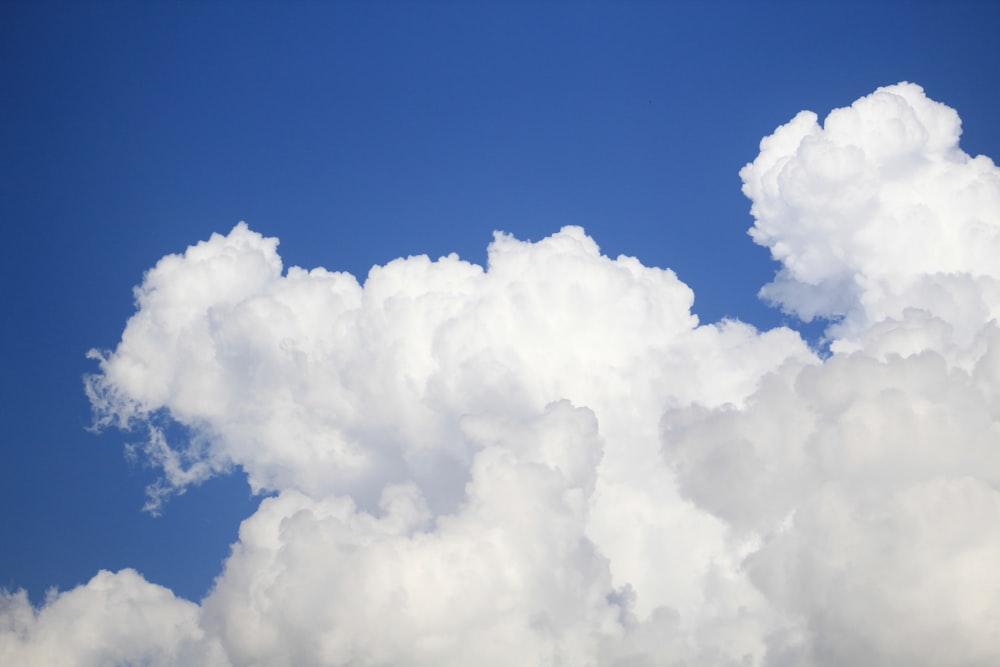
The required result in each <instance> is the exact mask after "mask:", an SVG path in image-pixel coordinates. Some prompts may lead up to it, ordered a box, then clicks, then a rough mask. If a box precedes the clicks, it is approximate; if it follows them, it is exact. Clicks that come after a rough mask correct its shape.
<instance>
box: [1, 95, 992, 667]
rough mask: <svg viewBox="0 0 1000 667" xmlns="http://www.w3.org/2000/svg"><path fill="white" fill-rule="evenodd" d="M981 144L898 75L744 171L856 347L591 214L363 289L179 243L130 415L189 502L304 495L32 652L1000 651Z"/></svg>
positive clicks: (988, 237) (118, 417)
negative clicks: (723, 317)
mask: <svg viewBox="0 0 1000 667" xmlns="http://www.w3.org/2000/svg"><path fill="white" fill-rule="evenodd" d="M959 127H960V125H959V119H958V116H957V114H956V113H955V112H954V111H953V110H951V109H949V108H948V107H946V106H944V105H942V104H939V103H937V102H934V101H932V100H930V99H928V98H927V97H926V96H925V95H924V93H923V91H922V90H921V89H920V88H919V87H918V86H915V85H912V84H899V85H896V86H890V87H887V88H882V89H879V90H878V91H876V92H875V93H873V94H872V95H870V96H868V97H865V98H862V99H861V100H858V101H857V102H855V104H854V105H852V106H851V107H850V108H847V109H838V110H836V111H834V112H832V113H831V114H830V115H829V117H828V118H827V119H826V121H825V123H824V125H823V126H822V127H821V126H820V125H819V124H818V123H817V118H816V116H815V114H811V113H809V112H803V113H801V114H799V115H798V116H797V117H796V118H795V119H794V120H792V121H791V122H790V123H789V124H787V125H784V126H782V127H780V128H778V130H776V132H775V133H774V134H773V135H772V136H770V137H768V138H766V139H764V141H763V142H762V143H761V152H760V155H759V156H758V157H757V159H756V160H755V161H754V162H753V163H751V164H749V165H747V166H746V167H745V168H744V170H743V172H742V176H743V179H744V183H745V185H744V191H745V193H746V194H747V195H748V196H749V197H750V198H751V200H752V201H753V208H752V212H753V215H754V217H755V220H756V222H755V225H754V228H753V229H752V230H751V234H752V236H753V238H754V239H755V240H756V241H757V242H758V243H761V244H763V245H766V246H768V247H770V248H771V251H772V253H773V255H774V256H775V258H776V259H778V260H779V261H780V262H781V263H782V269H781V270H780V272H779V273H778V275H777V277H776V279H775V281H774V282H773V283H772V284H771V285H769V286H767V287H766V288H765V289H764V290H763V293H764V296H766V297H767V298H770V299H772V300H774V301H775V302H777V303H778V304H779V305H781V306H782V307H783V308H785V309H787V310H789V311H790V312H794V313H797V314H799V315H800V316H801V317H803V318H806V319H809V318H812V317H817V316H818V317H824V318H842V319H841V321H839V322H838V323H837V324H836V325H835V326H834V327H832V328H831V330H830V336H831V337H832V339H833V343H832V350H833V354H832V356H830V357H829V358H827V359H826V360H823V361H821V360H820V359H819V358H817V356H816V355H815V354H814V353H813V352H811V351H810V350H809V349H808V347H807V346H806V345H805V344H804V343H803V341H802V340H801V338H800V337H799V336H798V334H796V333H794V332H792V331H790V330H788V329H776V330H772V331H767V332H759V331H757V330H755V329H753V328H752V327H750V326H748V325H745V324H742V323H740V322H738V321H725V322H720V323H717V324H707V325H702V324H699V322H698V320H697V318H696V317H695V316H694V315H693V314H692V313H691V310H690V309H691V304H692V302H693V294H692V292H691V290H690V289H689V288H688V287H687V286H686V285H684V284H683V283H681V282H680V281H679V280H678V279H677V277H676V276H675V275H674V274H673V273H672V272H671V271H669V270H663V269H657V268H650V267H645V266H643V265H642V264H640V263H639V262H638V261H637V260H635V259H634V258H630V257H618V258H616V259H612V258H608V257H605V256H603V255H602V254H601V253H600V250H599V248H598V246H597V245H596V244H595V242H594V241H593V240H592V239H590V238H589V237H588V236H587V235H586V234H585V233H584V231H583V230H582V229H579V228H576V227H565V228H563V229H562V230H560V231H558V232H557V233H555V234H553V235H552V236H549V237H548V238H544V239H542V240H540V241H537V242H528V241H520V240H517V239H514V238H512V237H510V236H507V235H504V234H499V233H498V234H497V235H496V236H495V238H494V241H493V243H492V244H491V245H490V248H489V262H488V266H487V267H486V268H485V269H483V268H482V267H479V266H476V265H473V264H470V263H467V262H464V261H462V260H460V259H459V258H458V257H457V256H454V255H452V256H449V257H443V258H441V259H438V260H436V261H431V260H430V259H428V258H426V257H422V256H421V257H409V258H406V259H398V260H395V261H393V262H390V263H389V264H387V265H385V266H382V267H375V268H373V269H372V271H371V273H370V274H369V276H368V277H367V279H366V280H365V282H364V284H363V285H362V284H359V283H358V281H357V280H356V279H355V278H354V277H353V276H350V275H347V274H344V273H334V272H329V271H326V270H324V269H314V270H312V271H306V270H304V269H300V268H297V267H292V268H289V269H288V270H287V271H285V270H284V269H283V267H282V263H281V260H280V258H279V256H278V254H277V240H276V239H268V238H264V237H262V236H261V235H259V234H257V233H255V232H253V231H251V230H250V229H248V228H247V226H246V225H244V224H242V223H241V224H239V225H237V226H236V227H235V228H233V230H232V231H231V232H230V233H229V234H228V235H226V236H222V235H218V234H216V235H213V236H212V237H211V238H210V239H209V240H208V241H205V242H202V243H199V244H198V245H196V246H192V247H190V248H188V249H187V251H186V252H185V253H184V254H183V255H170V256H168V257H165V258H163V259H162V260H160V262H159V263H157V265H156V266H155V267H154V268H152V269H151V270H150V271H149V272H148V273H147V274H146V276H145V278H144V280H143V283H142V285H141V286H140V287H139V288H137V290H136V304H137V312H136V314H135V315H134V316H133V317H132V318H131V319H130V320H129V322H128V324H127V325H126V327H125V331H124V332H123V334H122V339H121V342H120V343H119V344H118V346H117V348H116V349H115V350H113V351H108V352H104V353H98V352H94V353H93V356H94V357H95V359H96V360H97V361H98V363H99V372H98V373H96V374H95V375H93V376H91V377H89V378H87V382H86V388H87V391H88V394H89V396H90V398H91V401H92V403H93V406H94V410H95V415H96V419H97V422H98V423H99V424H100V425H103V426H112V425H113V426H116V427H119V428H125V429H135V428H138V429H142V430H143V432H146V433H148V434H149V437H148V438H147V440H146V444H145V445H144V446H143V450H144V453H145V454H146V455H147V456H148V457H149V458H150V460H152V461H153V462H154V463H156V464H157V465H158V466H160V467H161V468H162V470H163V479H162V481H161V483H160V484H158V485H156V486H155V487H153V488H151V489H150V492H149V498H148V508H149V509H151V510H153V511H158V510H159V509H160V508H161V505H162V503H163V502H165V500H166V499H167V497H168V496H169V495H170V493H172V492H175V491H178V490H182V489H183V488H185V487H186V486H187V485H190V484H194V483H198V482H201V481H203V480H205V479H207V478H208V477H210V476H212V475H213V474H217V473H220V472H223V471H228V470H231V469H233V468H238V469H240V470H242V471H243V472H245V474H246V475H247V478H248V480H249V483H250V484H251V486H252V487H253V488H254V489H255V490H256V491H265V492H267V493H268V494H269V497H267V498H265V499H264V500H263V501H262V502H261V504H260V507H259V509H258V510H257V512H256V513H255V514H254V515H253V516H251V517H250V518H248V519H247V520H246V521H244V522H243V524H242V527H241V529H240V537H239V541H238V542H237V543H236V544H234V545H233V549H232V553H231V555H230V557H229V559H228V560H227V562H226V564H225V568H224V570H223V572H222V573H221V574H220V575H219V577H218V579H217V580H216V583H215V586H214V589H213V590H212V591H211V593H210V594H209V595H208V597H207V598H206V599H205V600H202V601H201V602H200V603H199V604H195V603H193V602H188V601H186V600H181V599H178V598H176V597H174V596H173V595H172V594H171V593H170V591H167V590H165V589H163V588H161V587H158V586H156V585H154V584H151V583H148V582H146V581H145V580H144V579H143V578H142V577H141V576H140V575H138V574H136V573H135V572H133V571H130V570H125V571H121V572H118V573H110V572H101V573H99V574H97V575H96V576H95V577H94V579H93V580H91V581H90V582H89V583H87V584H85V585H82V586H80V587H78V588H76V589H74V590H71V591H67V592H64V593H61V594H53V595H52V596H51V597H50V599H49V600H48V601H47V603H46V604H45V605H44V606H43V607H41V608H39V609H34V608H32V607H31V605H30V604H29V603H28V602H27V599H26V597H25V595H24V594H23V593H10V594H5V596H4V597H3V598H2V599H0V663H2V664H53V665H63V664H65V665H106V664H136V663H139V664H152V665H179V664H205V665H398V666H402V665H414V666H418V665H419V666H424V665H426V666H448V665H456V666H457V665H470V664H475V665H573V666H586V665H593V666H613V665H617V666H619V667H625V666H631V667H639V666H645V665H649V666H652V665H661V664H691V665H695V664H696V665H719V666H722V665H760V666H764V665H767V666H774V667H776V666H779V665H780V666H784V665H802V666H807V665H817V666H819V665H831V666H832V665H846V664H864V665H875V666H877V665H899V664H907V665H950V664H965V665H984V666H985V665H992V664H997V663H998V662H1000V644H998V642H997V641H996V636H995V628H996V627H998V626H1000V574H997V572H996V568H995V563H996V562H997V559H998V558H1000V490H998V489H1000V448H998V446H997V436H998V425H997V419H998V417H1000V415H998V412H1000V408H998V407H997V406H1000V402H998V400H997V398H998V396H997V392H998V389H1000V330H998V328H997V326H996V324H995V321H994V317H995V316H996V310H997V309H1000V295H998V293H997V289H996V285H997V282H996V281H997V278H998V276H997V273H998V271H1000V270H998V269H996V268H995V267H994V265H993V263H992V262H991V258H992V257H995V256H998V255H996V253H995V252H994V251H995V250H997V248H996V244H997V243H998V241H997V233H998V230H1000V175H998V171H997V169H996V167H995V166H994V165H993V163H992V162H991V161H990V160H989V159H988V158H985V157H977V158H970V157H969V156H967V155H965V154H964V153H962V152H961V150H960V149H959V147H958V136H959ZM171 421H172V422H176V423H179V424H181V425H183V426H185V427H186V429H185V432H187V433H189V434H190V438H188V439H186V440H185V441H183V442H170V441H168V438H167V436H166V432H167V429H165V425H167V424H169V423H170V422H171ZM134 610H139V613H138V614H136V613H132V611H134Z"/></svg>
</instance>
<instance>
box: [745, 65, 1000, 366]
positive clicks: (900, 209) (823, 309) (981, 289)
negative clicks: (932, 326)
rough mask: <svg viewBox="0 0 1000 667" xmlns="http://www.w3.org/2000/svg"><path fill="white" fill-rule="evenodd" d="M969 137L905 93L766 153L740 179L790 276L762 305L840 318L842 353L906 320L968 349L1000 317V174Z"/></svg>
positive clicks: (796, 129) (809, 119) (786, 128)
mask: <svg viewBox="0 0 1000 667" xmlns="http://www.w3.org/2000/svg"><path fill="white" fill-rule="evenodd" d="M960 135H961V121H960V119H959V117H958V114H957V113H956V112H955V110H954V109H951V108H949V107H947V106H945V105H944V104H941V103H940V102H936V101H934V100H931V99H930V98H928V97H927V96H926V95H925V94H924V91H923V89H922V88H921V87H920V86H917V85H915V84H911V83H900V84H897V85H894V86H887V87H884V88H879V89H878V90H876V91H875V92H874V93H872V94H871V95H868V96H866V97H863V98H861V99H859V100H857V101H856V102H855V103H854V104H852V105H851V106H850V107H847V108H843V109H836V110H834V111H832V112H831V113H830V114H829V115H828V116H827V118H826V120H825V122H824V124H823V125H822V126H820V124H819V123H818V118H817V116H816V114H815V113H813V112H811V111H803V112H801V113H799V114H798V115H797V116H796V117H795V118H794V119H792V120H791V121H790V122H789V123H787V124H786V125H782V126H781V127H779V128H778V129H777V130H776V131H775V132H774V134H772V135H771V136H769V137H767V138H765V139H764V140H763V141H761V145H760V154H759V155H758V156H757V159H755V160H754V161H753V163H751V164H748V165H747V166H746V167H744V168H743V170H742V171H741V173H740V175H741V177H742V178H743V192H744V193H745V194H746V195H747V196H748V197H749V198H750V199H751V200H752V201H753V207H752V209H751V211H752V213H753V215H754V218H755V224H754V226H753V228H752V229H751V230H750V234H751V236H752V237H753V239H754V240H755V241H756V242H757V243H759V244H761V245H764V246H767V247H768V248H770V249H771V254H772V256H773V257H774V258H775V259H776V260H778V261H779V262H781V264H782V268H781V271H779V273H778V275H777V277H776V278H775V280H774V282H772V283H770V284H769V285H767V286H766V287H764V289H763V290H762V291H761V294H762V296H764V297H765V298H767V299H770V300H772V301H773V302H775V303H777V304H778V305H780V306H781V307H782V308H784V309H785V310H787V311H788V312H791V313H795V314H797V315H799V316H800V317H802V318H803V319H805V320H807V321H808V320H811V319H812V318H814V317H823V318H834V317H838V318H843V322H842V323H841V324H840V326H838V327H835V328H834V331H833V334H834V336H835V337H836V338H840V339H842V340H840V345H841V347H842V349H847V348H853V347H856V345H857V340H856V339H857V337H858V336H859V335H861V334H862V333H863V332H864V331H865V330H866V329H867V328H868V327H870V326H871V325H873V324H874V323H876V322H880V321H882V320H885V319H888V318H893V319H899V318H901V317H902V316H903V315H904V312H905V311H906V310H907V309H911V308H919V309H922V310H925V311H927V312H930V313H932V314H934V315H937V316H939V317H941V318H942V319H943V320H944V321H946V322H949V323H950V324H951V325H952V326H953V327H955V328H956V330H955V331H954V335H956V336H958V337H959V339H960V340H961V341H962V342H968V340H969V338H970V337H971V336H972V335H974V333H975V330H976V328H977V327H978V325H979V324H981V323H983V322H985V321H988V320H990V319H993V318H995V317H996V316H997V312H998V311H997V307H998V304H1000V299H998V297H1000V291H998V289H1000V288H998V282H997V280H998V278H1000V267H998V265H997V262H996V257H997V255H998V252H1000V221H998V212H1000V171H998V170H997V167H996V165H994V163H993V161H992V160H990V158H988V157H986V156H983V155H980V156H978V157H975V158H973V157H970V156H969V155H967V154H966V153H964V152H963V151H962V150H961V149H960V148H959V144H958V140H959V136H960Z"/></svg>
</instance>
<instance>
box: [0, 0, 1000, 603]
mask: <svg viewBox="0 0 1000 667" xmlns="http://www.w3.org/2000/svg"><path fill="white" fill-rule="evenodd" d="M998 34H1000V3H994V2H987V1H982V2H864V3H863V2H829V3H824V2H781V3H764V2H760V3H751V2H731V3H730V2H698V3H694V2H692V3H678V2H670V3H667V2H661V3H652V2H648V3H646V2H643V3H638V2H635V3H569V2H564V3H528V2H513V3H499V2H497V3H471V2H469V3H464V2H435V3H417V2H412V3H402V2H375V3H345V2H338V3H333V2H331V3H299V4H291V5H285V4H279V3H277V2H254V3H230V2H221V1H217V2H209V3H194V2H190V3H187V2H144V3H126V2H113V3H65V4H51V3H39V2H32V3H28V2H8V3H4V4H3V5H0V86H2V87H0V95H2V100H3V103H2V104H0V224H2V230H3V234H4V238H5V240H6V244H5V245H6V248H7V251H6V253H5V261H4V262H2V265H0V266H2V268H0V271H2V274H0V278H2V280H3V293H2V313H3V324H2V328H0V345H2V349H3V350H4V351H5V352H6V356H7V367H6V369H5V372H4V373H3V374H2V375H0V377H2V384H0V391H2V396H0V587H7V588H9V589H16V588H19V587H24V588H27V589H28V591H29V593H30V594H31V596H32V599H33V600H35V601H40V600H41V599H42V596H43V594H44V591H45V589H46V588H47V587H49V586H57V587H59V588H60V589H66V588H69V587H72V586H73V585H75V584H77V583H82V582H84V581H86V580H88V579H89V578H90V577H91V576H92V575H93V574H94V573H96V572H97V570H99V569H101V568H107V569H112V570H114V569H118V568H122V567H135V568H136V569H138V570H139V571H140V572H142V573H143V574H144V575H145V576H146V577H147V578H148V579H150V580H151V581H153V582H156V583H161V584H164V585H167V586H169V587H171V588H173V589H174V590H175V591H176V592H178V593H179V594H181V595H184V596H186V597H189V598H191V599H199V598H200V597H201V596H202V595H204V593H205V592H206V591H207V589H208V587H209V586H210V585H211V581H212V577H213V576H214V575H216V574H218V572H219V571H220V566H221V562H222V560H223V559H224V558H225V556H226V555H227V553H228V548H229V544H230V543H232V542H233V541H234V540H235V539H236V531H237V528H238V522H239V520H241V519H242V518H244V517H246V516H248V515H249V514H251V513H252V511H253V509H254V508H255V507H256V504H257V502H258V500H259V499H255V498H251V497H250V494H249V490H248V488H247V486H246V484H245V482H244V480H243V478H242V476H241V475H232V476H230V477H228V478H225V479H221V480H213V481H211V482H209V483H206V484H205V485H203V486H202V487H200V488H197V489H193V490H191V491H189V492H188V493H187V494H186V495H184V496H181V497H178V498H174V499H173V500H172V501H170V503H169V504H168V505H167V507H166V511H165V514H164V516H162V517H160V518H152V517H150V516H148V515H147V514H144V513H142V512H141V511H140V507H141V506H142V503H143V489H144V487H145V485H146V484H148V483H149V482H151V481H153V480H154V479H155V477H156V475H155V473H154V471H151V470H148V469H145V468H143V467H142V465H141V464H137V463H134V462H129V461H127V460H126V458H125V457H124V455H123V446H124V444H126V443H127V442H130V441H135V440H138V439H140V438H141V434H135V435H134V436H130V435H129V434H122V433H119V432H107V433H103V434H93V433H90V432H88V431H87V430H86V427H87V426H88V425H89V423H90V411H89V405H88V404H87V400H86V398H85V396H84V394H83V389H82V384H81V377H82V376H83V374H85V373H88V372H93V371H94V370H96V364H95V363H94V362H92V361H88V360H87V359H86V358H85V353H86V352H87V350H88V349H89V348H91V347H98V348H111V347H114V345H115V344H116V343H117V341H118V338H119V336H120V334H121V330H122V328H123V326H124V324H125V321H126V319H127V318H128V317H129V315H130V314H131V313H132V312H133V305H132V297H131V287H132V286H133V285H136V284H138V283H139V282H140V281H141V279H142V274H143V271H144V270H145V269H147V268H149V267H151V266H152V265H153V263H155V262H156V260H157V259H159V258H160V257H161V256H163V255H164V254H167V253H170V252H180V251H183V250H184V248H185V247H186V246H187V245H189V244H192V243H195V242H197V241H198V240H201V239H204V238H207V237H208V236H209V235H210V234H211V233H212V232H213V231H218V232H227V231H228V230H229V229H230V228H231V227H232V226H233V225H234V224H235V223H236V222H237V221H239V220H246V221H247V222H248V223H249V225H250V226H251V228H252V229H254V230H256V231H259V232H262V233H264V234H266V235H273V236H278V237H280V239H281V246H280V249H279V250H280V252H281V254H282V256H283V258H284V260H285V263H286V266H290V265H293V264H295V265H300V266H306V267H314V266H325V267H327V268H329V269H337V270H347V271H350V272H352V273H355V274H356V275H358V276H359V278H363V277H364V275H365V274H366V273H367V271H368V269H369V268H370V267H371V265H372V264H375V263H384V262H387V261H389V260H391V259H393V258H395V257H397V256H406V255H410V254H420V253H427V254H429V255H431V256H432V257H437V256H440V255H443V254H447V253H449V252H452V251H456V252H458V253H459V254H460V255H461V256H462V257H464V258H467V259H470V260H472V261H476V262H483V261H484V260H485V249H486V245H487V244H488V242H489V241H490V239H491V234H492V231H493V230H494V229H501V230H504V231H508V232H511V233H513V234H515V235H516V236H518V237H520V238H530V239H538V238H541V237H543V236H546V235H548V234H550V233H552V232H554V231H556V230H558V228H559V227H561V226H562V225H565V224H578V225H582V226H584V227H585V228H586V229H587V231H588V232H589V233H590V234H591V235H592V236H593V237H594V238H595V240H596V241H597V242H598V243H599V244H600V245H601V247H602V249H603V250H604V252H605V253H607V254H609V255H612V256H614V255H617V254H619V253H625V254H629V255H635V256H638V257H639V258H640V259H641V260H642V261H643V262H644V263H646V264H650V265H657V266H669V267H671V268H673V269H674V270H675V271H676V272H677V273H678V275H679V276H680V278H681V279H682V280H684V281H685V282H687V283H688V284H689V285H690V286H691V287H692V288H693V289H694V291H695V295H696V302H695V311H696V312H697V313H698V315H699V316H700V317H701V318H702V320H703V321H706V322H711V321H716V320H718V319H719V318H721V317H725V316H732V317H739V318H741V319H744V320H746V321H749V322H751V323H753V324H755V325H757V326H760V327H770V326H775V325H778V324H781V323H790V324H795V323H794V322H792V321H791V320H789V319H788V318H786V317H785V316H783V315H782V314H781V313H779V312H777V311H774V310H772V309H770V308H768V307H767V306H766V305H764V304H761V303H760V302H759V301H758V300H757V299H756V297H755V294H756V292H757V290H758V289H759V288H760V286H761V285H763V284H764V283H765V282H767V281H768V280H769V279H770V277H771V275H772V274H773V272H774V264H773V263H772V262H770V260H769V258H768V254H767V251H766V250H764V249H761V248H758V247H757V246H755V245H753V243H752V242H751V241H750V239H749V237H748V236H747V235H746V233H745V232H746V229H747V228H748V227H749V226H750V224H751V223H752V220H751V218H750V216H749V214H748V209H749V202H748V201H747V200H746V199H745V198H744V197H743V196H742V194H741V193H740V181H739V178H738V175H737V172H738V171H739V169H740V167H741V166H742V165H743V164H745V163H746V162H748V161H750V160H752V159H753V158H754V157H755V155H756V152H757V145H758V142H759V141H760V139H761V138H762V137H763V136H765V135H767V134H769V133H770V132H771V131H773V129H774V128H775V127H776V126H777V125H779V124H781V123H784V122H786V121H788V120H789V119H791V117H792V116H793V115H794V114H795V113H796V112H798V111H799V110H801V109H812V110H814V111H817V112H818V113H819V114H820V115H821V116H823V115H825V114H826V113H827V112H829V110H830V109H832V108H834V107H837V106H844V105H847V104H850V103H851V102H852V101H853V100H854V99H856V98H857V97H859V96H861V95H864V94H867V93H870V92H871V91H873V90H874V89H875V88H876V87H878V86H880V85H886V84H891V83H896V82H898V81H901V80H910V81H915V82H917V83H920V84H921V85H923V86H924V87H925V89H926V90H927V92H928V94H929V95H930V96H931V97H932V98H934V99H937V100H940V101H942V102H945V103H947V104H949V105H950V106H953V107H955V108H956V109H958V111H959V113H960V114H961V116H962V118H963V121H964V125H965V134H964V139H963V147H964V148H965V150H966V151H967V152H969V153H972V154H978V153H986V154H988V155H991V156H992V157H994V158H997V157H1000V129H998V126H997V123H996V110H997V108H998V101H1000V100H998V95H1000V93H998V91H1000V40H998V39H997V35H998ZM807 331H808V333H809V334H810V335H815V331H816V329H815V327H813V328H811V329H808V330H807Z"/></svg>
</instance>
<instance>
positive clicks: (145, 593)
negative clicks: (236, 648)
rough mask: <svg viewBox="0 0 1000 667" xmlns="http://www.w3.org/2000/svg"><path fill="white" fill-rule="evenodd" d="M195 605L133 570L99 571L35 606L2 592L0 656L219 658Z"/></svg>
mask: <svg viewBox="0 0 1000 667" xmlns="http://www.w3.org/2000/svg"><path fill="white" fill-rule="evenodd" d="M198 618H199V609H198V606H197V605H195V604H194V603H191V602H188V601H186V600H180V599H178V598H176V597H174V595H173V593H171V592H170V591H169V590H167V589H165V588H163V587H162V586H156V585H153V584H150V583H148V582H146V581H145V580H144V579H143V578H142V577H141V576H140V575H139V574H137V573H136V572H135V571H134V570H122V571H120V572H118V573H114V574H113V573H111V572H106V571H102V572H99V573H98V574H97V575H96V576H94V578H93V579H91V580H90V581H89V582H88V583H87V584H85V585H82V586H78V587H77V588H74V589H73V590H71V591H66V592H64V593H62V594H56V593H55V592H53V593H51V594H50V596H49V599H48V601H47V602H46V605H45V606H44V608H42V609H41V610H35V609H33V608H32V607H31V605H30V604H29V602H28V599H27V596H26V595H25V594H24V592H23V591H22V592H20V593H16V594H8V593H0V663H2V664H4V665H50V666H51V667H62V666H67V667H69V666H72V667H87V666H93V667H105V666H106V665H150V667H155V666H161V665H162V666H167V665H182V664H198V665H223V664H227V663H226V660H225V656H224V654H223V653H222V651H221V649H220V648H219V646H218V644H216V643H215V642H214V641H212V640H207V639H206V638H205V637H204V634H203V633H202V631H201V629H200V628H199V625H198Z"/></svg>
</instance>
